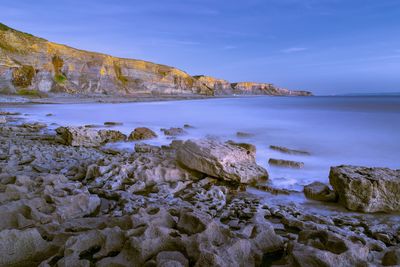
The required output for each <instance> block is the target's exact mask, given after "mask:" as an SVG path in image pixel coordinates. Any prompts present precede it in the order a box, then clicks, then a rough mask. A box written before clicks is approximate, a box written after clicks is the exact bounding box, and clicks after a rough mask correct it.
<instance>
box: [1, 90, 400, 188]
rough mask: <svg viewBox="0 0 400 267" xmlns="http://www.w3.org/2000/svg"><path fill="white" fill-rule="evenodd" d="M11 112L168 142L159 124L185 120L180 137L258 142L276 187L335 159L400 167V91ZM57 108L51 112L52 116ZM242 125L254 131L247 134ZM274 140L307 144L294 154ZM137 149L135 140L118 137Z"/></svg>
mask: <svg viewBox="0 0 400 267" xmlns="http://www.w3.org/2000/svg"><path fill="white" fill-rule="evenodd" d="M5 109H6V110H8V111H18V112H21V113H22V114H24V118H25V119H26V120H28V121H29V120H31V121H40V122H44V123H47V124H49V125H50V126H51V127H52V128H56V127H58V126H65V125H68V126H70V125H73V126H82V125H88V124H92V125H103V123H104V122H106V121H112V122H121V123H123V125H119V126H115V127H113V129H116V130H120V131H122V132H123V133H125V134H129V133H130V132H131V131H132V130H133V129H134V128H136V127H149V128H151V129H152V130H154V131H155V132H157V134H158V136H159V137H158V138H156V139H154V140H148V141H144V142H146V143H149V144H154V145H165V144H169V143H170V142H171V141H172V139H170V137H166V136H164V134H163V133H162V132H161V130H160V129H161V128H170V127H183V126H184V125H185V124H188V125H190V126H193V128H188V129H185V131H186V132H187V133H186V134H185V135H182V136H179V137H177V139H182V140H186V139H189V138H217V139H219V140H221V141H227V140H233V141H237V142H246V143H251V144H254V145H255V146H256V147H257V153H256V157H257V162H258V163H259V164H260V165H261V166H263V167H265V168H266V169H267V170H268V172H269V176H270V178H269V182H268V183H270V184H271V185H272V186H275V187H278V188H284V189H291V190H296V191H301V190H302V189H303V186H304V185H307V184H309V183H311V182H314V181H321V182H324V183H327V182H328V181H329V178H328V177H329V170H330V167H331V166H337V165H342V164H345V165H361V166H370V167H388V168H394V169H400V96H329V97H328V96H327V97H325V96H314V97H270V96H251V97H231V98H215V99H201V100H180V101H160V102H141V103H116V104H114V103H113V104H111V103H93V104H88V103H84V104H24V105H10V106H8V107H6V108H5ZM49 113H51V114H52V116H47V114H49ZM237 132H244V133H247V134H248V135H246V136H244V137H241V136H238V135H237ZM270 145H275V146H284V147H287V148H290V149H296V150H304V151H307V152H309V153H310V155H288V154H284V153H281V152H278V151H274V150H271V149H270V148H269V147H270ZM113 146H115V147H116V148H121V149H132V150H133V149H134V143H133V142H127V143H118V144H113ZM270 158H276V159H285V160H294V161H301V162H304V168H302V169H290V168H283V167H276V166H270V165H269V164H268V160H269V159H270Z"/></svg>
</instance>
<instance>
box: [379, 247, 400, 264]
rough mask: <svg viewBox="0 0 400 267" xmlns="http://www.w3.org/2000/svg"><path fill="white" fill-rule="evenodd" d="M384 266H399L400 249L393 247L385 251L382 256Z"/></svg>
mask: <svg viewBox="0 0 400 267" xmlns="http://www.w3.org/2000/svg"><path fill="white" fill-rule="evenodd" d="M382 265H383V266H398V265H400V249H399V248H397V249H392V250H389V251H388V252H386V253H385V255H384V256H383V258H382Z"/></svg>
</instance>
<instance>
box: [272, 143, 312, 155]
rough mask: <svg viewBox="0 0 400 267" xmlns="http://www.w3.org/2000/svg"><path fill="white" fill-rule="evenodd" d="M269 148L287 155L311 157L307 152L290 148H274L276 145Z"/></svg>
mask: <svg viewBox="0 0 400 267" xmlns="http://www.w3.org/2000/svg"><path fill="white" fill-rule="evenodd" d="M269 148H270V149H272V150H276V151H279V152H282V153H285V154H291V155H310V153H309V152H307V151H302V150H295V149H290V148H287V147H283V146H274V145H270V146H269Z"/></svg>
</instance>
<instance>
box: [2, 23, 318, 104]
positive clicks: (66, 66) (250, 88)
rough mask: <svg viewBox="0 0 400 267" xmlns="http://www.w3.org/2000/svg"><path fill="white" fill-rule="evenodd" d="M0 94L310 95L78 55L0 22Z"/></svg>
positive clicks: (115, 97) (117, 97)
mask: <svg viewBox="0 0 400 267" xmlns="http://www.w3.org/2000/svg"><path fill="white" fill-rule="evenodd" d="M0 93H2V94H17V95H21V96H28V97H36V98H45V99H47V98H50V99H54V98H55V100H53V101H52V100H43V101H44V102H68V101H70V102H74V101H90V100H96V101H137V99H149V98H150V99H163V98H167V99H168V98H172V99H174V98H197V97H215V96H229V95H276V96H310V95H312V93H310V92H307V91H292V90H288V89H284V88H279V87H276V86H274V85H272V84H267V83H254V82H239V83H231V82H228V81H226V80H222V79H217V78H213V77H209V76H191V75H189V74H187V73H186V72H184V71H182V70H179V69H177V68H174V67H170V66H166V65H160V64H155V63H151V62H147V61H143V60H136V59H124V58H116V57H113V56H109V55H105V54H100V53H94V52H88V51H83V50H78V49H74V48H71V47H68V46H65V45H61V44H56V43H52V42H49V41H47V40H45V39H42V38H39V37H35V36H33V35H30V34H27V33H23V32H20V31H17V30H14V29H12V28H9V27H8V26H6V25H4V24H1V23H0ZM60 96H61V97H60ZM62 96H64V97H62ZM71 96H72V99H71ZM87 98H89V100H87ZM82 99H84V100H82ZM85 99H86V100H85ZM36 101H38V100H36ZM39 102H42V101H39Z"/></svg>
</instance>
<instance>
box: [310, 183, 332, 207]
mask: <svg viewBox="0 0 400 267" xmlns="http://www.w3.org/2000/svg"><path fill="white" fill-rule="evenodd" d="M304 195H305V196H306V197H307V198H309V199H313V200H318V201H324V202H336V201H337V195H336V193H335V192H334V191H332V190H331V189H330V188H329V186H328V185H326V184H324V183H321V182H313V183H311V184H309V185H306V186H304Z"/></svg>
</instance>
